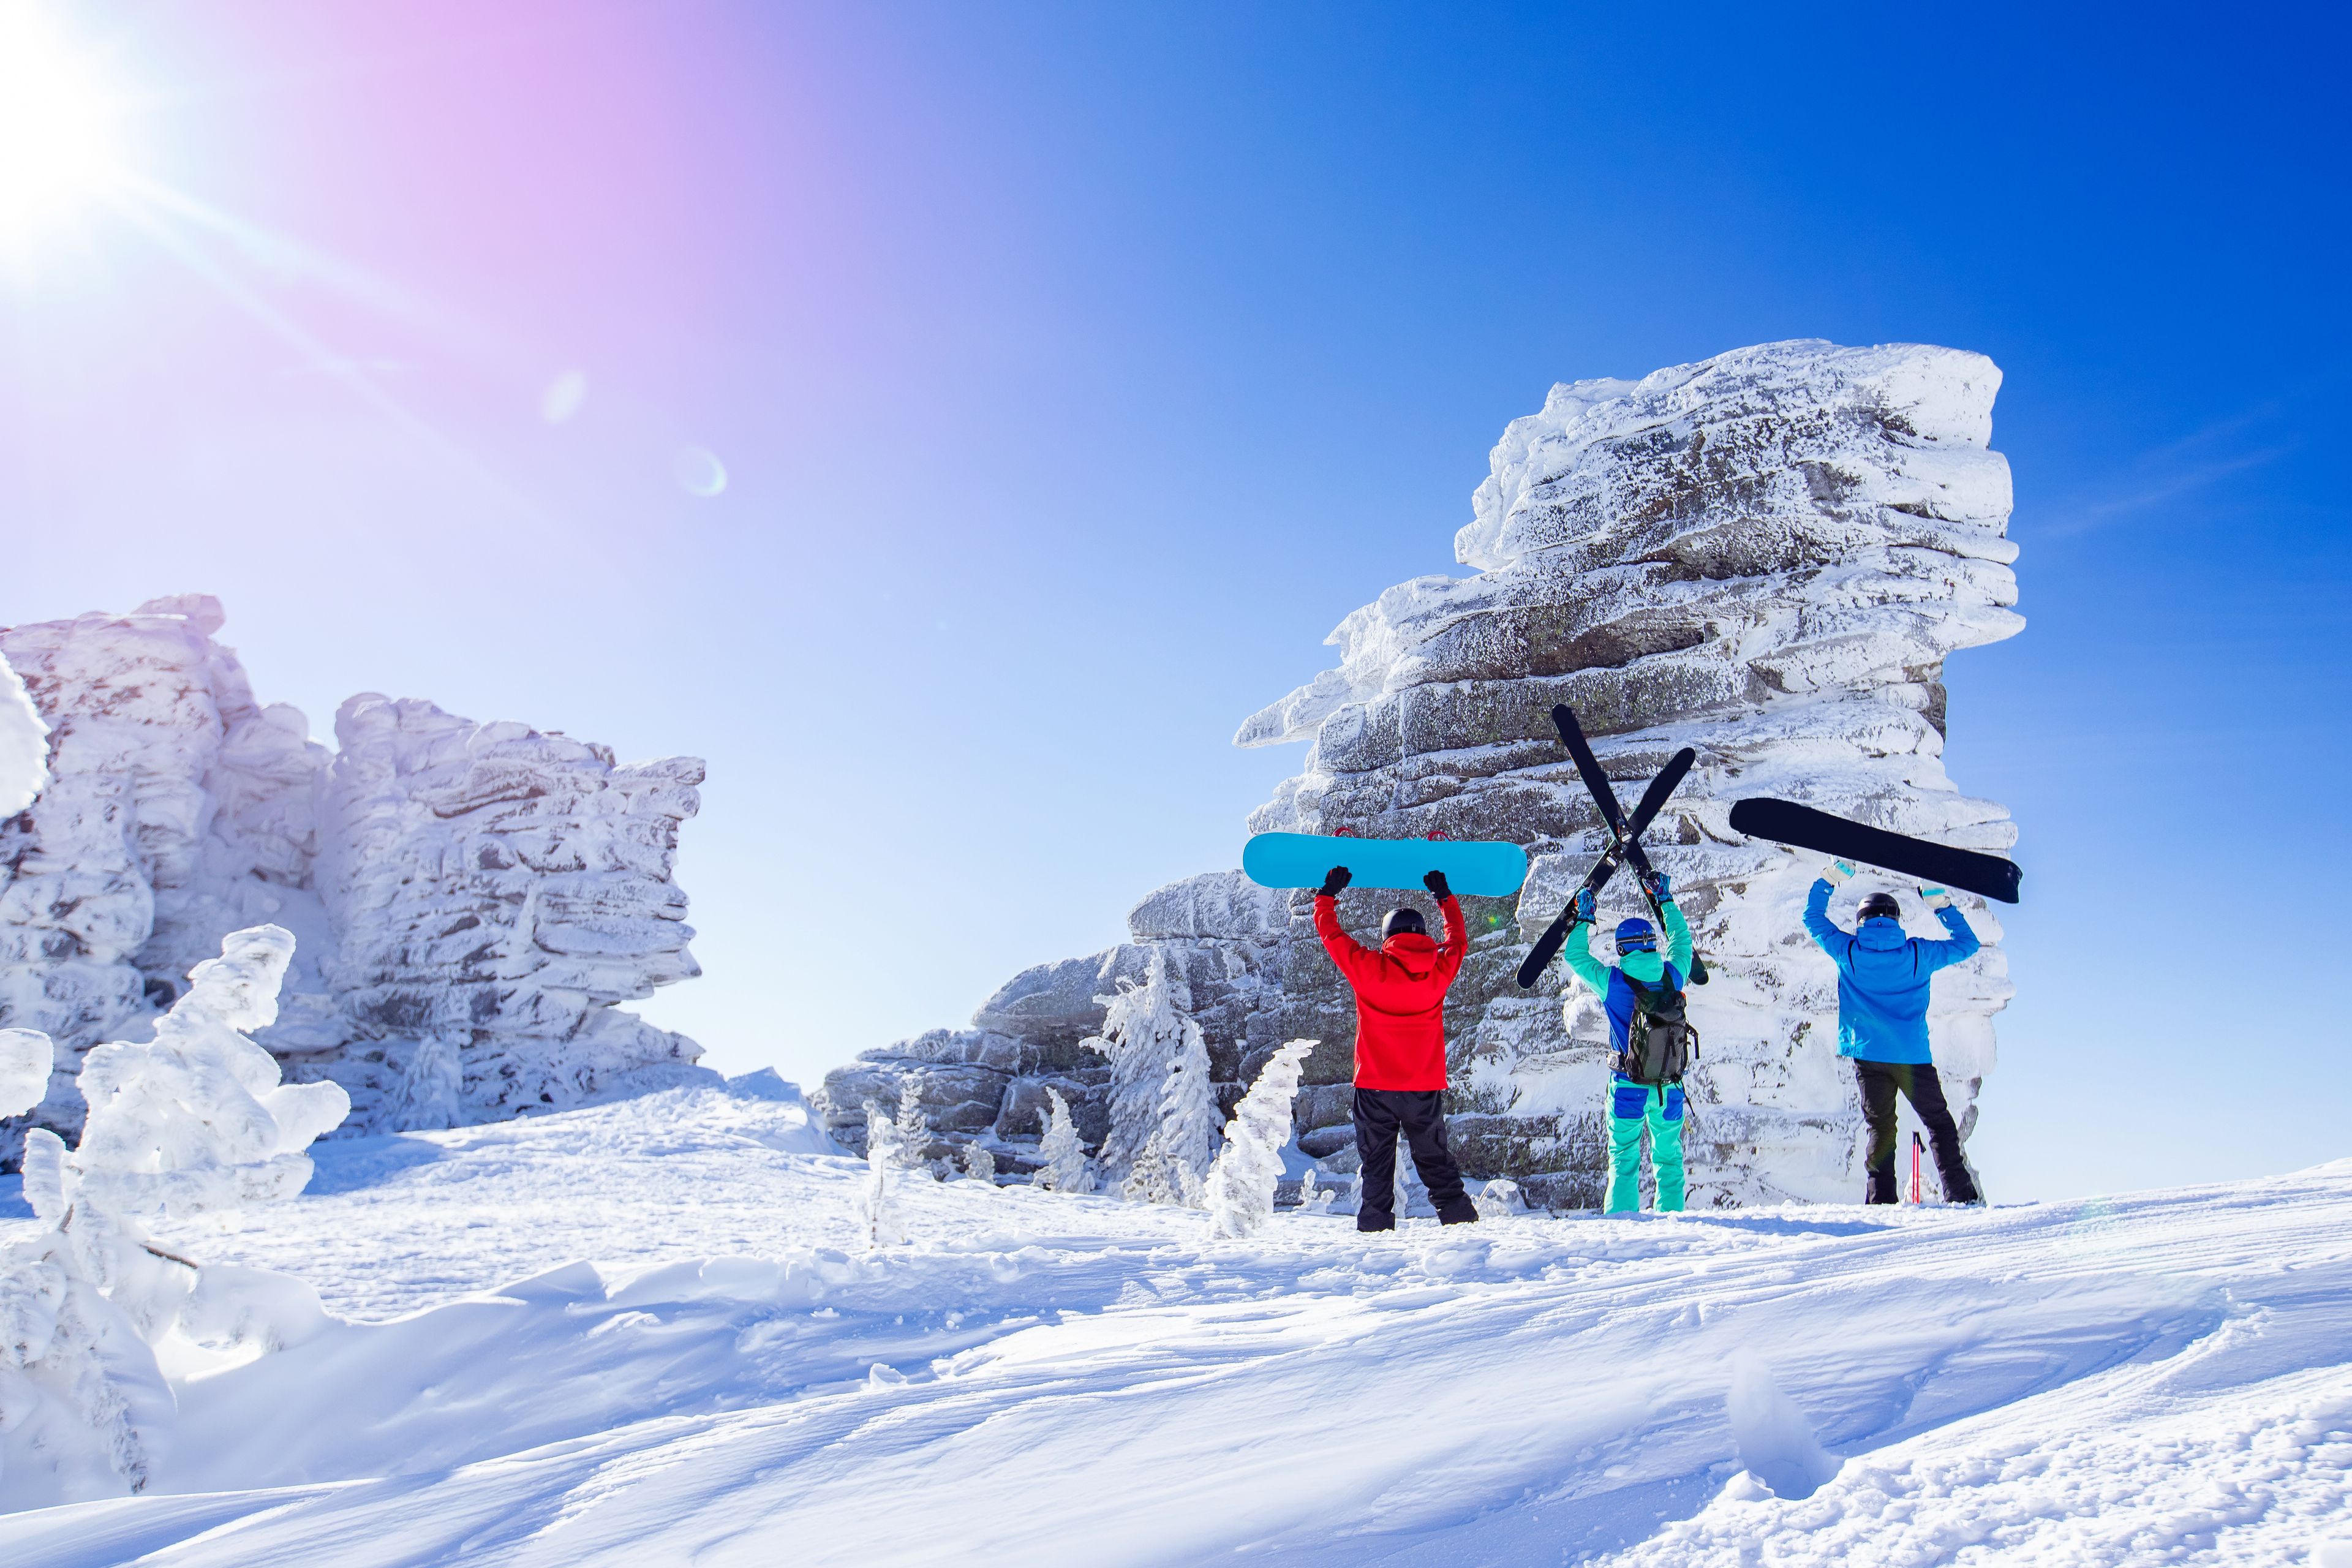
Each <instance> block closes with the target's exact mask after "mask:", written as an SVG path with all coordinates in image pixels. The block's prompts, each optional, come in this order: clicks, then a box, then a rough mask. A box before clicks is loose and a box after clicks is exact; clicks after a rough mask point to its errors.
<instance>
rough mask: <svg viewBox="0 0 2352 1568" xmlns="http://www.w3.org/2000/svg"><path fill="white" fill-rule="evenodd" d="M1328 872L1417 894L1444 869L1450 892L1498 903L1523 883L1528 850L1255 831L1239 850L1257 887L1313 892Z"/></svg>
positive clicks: (1428, 840) (1477, 842)
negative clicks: (1338, 870)
mask: <svg viewBox="0 0 2352 1568" xmlns="http://www.w3.org/2000/svg"><path fill="white" fill-rule="evenodd" d="M1334 866H1345V867H1346V868H1348V869H1349V871H1350V872H1352V873H1354V876H1355V882H1354V884H1353V885H1354V886H1356V887H1359V888H1397V889H1407V890H1411V891H1415V892H1418V891H1420V890H1421V889H1422V883H1421V879H1422V878H1423V876H1424V875H1426V874H1427V873H1429V872H1431V871H1443V872H1444V873H1445V879H1446V881H1447V882H1448V883H1449V884H1451V885H1452V887H1453V889H1454V891H1455V892H1457V893H1467V894H1469V895H1471V896H1472V897H1474V898H1480V899H1504V898H1508V897H1510V895H1512V894H1513V893H1516V892H1517V891H1518V890H1519V884H1520V883H1521V882H1524V881H1526V880H1527V879H1528V852H1527V851H1526V850H1524V849H1522V848H1520V847H1518V846H1517V845H1516V844H1497V843H1494V842H1491V841H1488V840H1484V839H1477V840H1467V841H1461V842H1457V841H1455V840H1454V839H1450V838H1346V837H1325V836H1324V835H1322V834H1319V833H1259V834H1255V835H1253V836H1252V837H1251V838H1250V841H1249V842H1248V843H1247V844H1245V845H1244V846H1243V847H1242V874H1243V875H1244V876H1246V877H1247V878H1248V879H1250V880H1251V881H1253V882H1255V883H1256V884H1257V885H1258V886H1259V887H1261V888H1319V887H1321V886H1322V885H1323V875H1324V873H1325V872H1327V871H1328V870H1330V869H1331V868H1332V867H1334Z"/></svg>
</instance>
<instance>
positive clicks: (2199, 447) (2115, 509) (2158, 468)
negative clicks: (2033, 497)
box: [2035, 362, 2344, 539]
mask: <svg viewBox="0 0 2352 1568" xmlns="http://www.w3.org/2000/svg"><path fill="white" fill-rule="evenodd" d="M2343 369H2344V366H2343V364H2342V363H2341V362H2336V363H2330V364H2327V365H2325V366H2322V367H2321V368H2319V369H2317V370H2315V371H2314V372H2312V373H2311V374H2309V375H2307V376H2305V377H2304V378H2302V380H2301V381H2300V382H2298V383H2297V384H2294V385H2291V386H2288V387H2286V388H2284V389H2282V390H2281V392H2280V393H2279V394H2278V395H2275V396H2273V397H2268V398H2265V399H2263V401H2262V402H2260V403H2257V404H2254V405H2252V406H2250V407H2246V408H2242V409H2240V410H2238V411H2237V412H2236V413H2233V414H2230V415H2225V416H2222V417H2221V418H2219V419H2215V420H2213V421H2211V422H2210V423H2209V424H2206V425H2203V426H2200V427H2198V428H2197V429H2195V430H2192V431H2190V432H2189V434H2188V435H2186V436H2183V437H2180V438H2179V440H2176V441H2168V442H2166V443H2165V444H2164V445H2162V446H2160V447H2149V448H2147V450H2146V451H2143V452H2140V453H2138V454H2137V456H2135V457H2134V458H2132V459H2131V460H2130V461H2129V462H2128V463H2126V464H2125V465H2123V466H2122V467H2120V468H2118V469H2117V470H2116V472H2114V473H2113V474H2111V475H2110V476H2108V477H2107V478H2106V479H2105V480H2104V481H2103V482H2102V483H2101V484H2100V485H2099V486H2098V487H2097V488H2096V489H2093V490H2088V491H2082V492H2077V494H2076V495H2074V496H2073V497H2069V498H2067V499H2065V500H2061V501H2059V502H2058V503H2057V504H2055V505H2053V506H2051V507H2049V508H2047V509H2046V511H2047V513H2048V514H2049V515H2050V516H2051V518H2052V521H2049V522H2046V523H2043V524H2042V525H2041V526H2040V527H2038V528H2037V529H2036V530H2035V533H2036V535H2037V536H2038V537H2040V538H2042V539H2068V538H2073V537H2074V536H2076V535H2079V534H2084V533H2091V532H2095V531H2097V530H2099V529H2102V528H2106V527H2109V526H2111V525H2113V524H2115V523H2118V522H2124V521H2128V520H2130V519H2132V518H2134V517H2137V516H2139V515H2140V514H2142V513H2145V512H2149V511H2154V510H2157V509H2158V508H2160V507H2164V506H2167V505H2169V504H2170V503H2172V502H2174V501H2178V500H2181V499H2182V498H2184V497H2187V496H2191V495H2194V494H2195V493H2196V492H2198V491H2199V490H2202V489H2209V488H2210V487H2212V486H2214V485H2217V484H2219V483H2221V481H2222V480H2224V479H2229V478H2230V477H2231V475H2233V474H2242V473H2248V472H2251V471H2252V470H2253V469H2256V468H2263V466H2265V465H2266V464H2270V463H2273V462H2276V461H2277V460H2278V459H2279V458H2283V457H2285V456H2286V455H2287V454H2288V453H2290V452H2292V451H2294V450H2295V448H2296V447H2298V446H2299V445H2300V444H2301V443H2300V442H2299V440H2297V439H2296V438H2294V437H2293V436H2291V435H2289V434H2287V433H2286V432H2284V431H2282V430H2281V429H2280V428H2279V426H2280V425H2281V424H2282V423H2283V422H2284V420H2285V418H2286V416H2287V412H2288V410H2290V409H2291V408H2294V406H2296V405H2297V404H2298V403H2299V402H2300V401H2301V399H2302V396H2303V395H2304V393H2305V392H2306V391H2307V390H2308V389H2309V388H2310V387H2311V386H2313V385H2314V384H2317V383H2320V382H2324V381H2330V380H2333V379H2335V378H2336V377H2337V376H2339V375H2340V374H2342V373H2343Z"/></svg>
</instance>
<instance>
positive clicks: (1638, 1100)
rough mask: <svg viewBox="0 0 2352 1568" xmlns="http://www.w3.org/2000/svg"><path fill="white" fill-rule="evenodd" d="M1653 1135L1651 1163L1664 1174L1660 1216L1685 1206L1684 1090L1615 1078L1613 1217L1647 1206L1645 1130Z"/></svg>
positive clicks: (1611, 1122)
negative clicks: (1643, 1197) (1644, 1187)
mask: <svg viewBox="0 0 2352 1568" xmlns="http://www.w3.org/2000/svg"><path fill="white" fill-rule="evenodd" d="M1644 1127H1647V1128H1648V1129H1649V1130H1650V1163H1651V1164H1652V1165H1653V1166H1654V1167H1655V1168H1656V1170H1657V1173H1658V1212H1659V1213H1660V1214H1679V1213H1681V1212H1682V1206H1683V1086H1682V1085H1680V1084H1678V1083H1669V1084H1664V1085H1659V1084H1641V1083H1635V1082H1633V1080H1632V1079H1622V1078H1621V1079H1612V1080H1611V1082H1610V1085H1609V1203H1608V1206H1607V1208H1606V1209H1605V1210H1604V1211H1603V1212H1605V1213H1608V1214H1632V1213H1633V1212H1634V1211H1635V1210H1637V1209H1639V1208H1640V1207H1641V1206H1642V1129H1643V1128H1644Z"/></svg>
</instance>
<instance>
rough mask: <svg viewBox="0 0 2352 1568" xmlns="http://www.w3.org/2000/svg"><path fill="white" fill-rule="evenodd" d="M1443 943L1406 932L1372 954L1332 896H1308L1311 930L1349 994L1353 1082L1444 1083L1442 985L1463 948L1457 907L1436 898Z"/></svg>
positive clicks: (1382, 1085)
mask: <svg viewBox="0 0 2352 1568" xmlns="http://www.w3.org/2000/svg"><path fill="white" fill-rule="evenodd" d="M1437 908H1438V910H1439V911H1440V912H1441V913H1442V914H1444V917H1445V945H1444V946H1443V947H1440V946H1438V945H1437V943H1435V942H1432V941H1430V940H1429V939H1428V938H1427V937H1425V936H1423V935H1421V934H1420V933H1419V932H1417V931H1405V932H1403V933H1402V934H1400V935H1397V936H1392V937H1391V938H1389V940H1388V941H1387V942H1383V943H1381V949H1380V951H1379V952H1373V951H1372V950H1371V949H1370V948H1369V947H1366V946H1365V945H1364V944H1363V943H1362V942H1358V941H1357V940H1356V939H1355V938H1354V937H1351V936H1349V934H1348V933H1347V932H1346V931H1342V930H1340V929H1339V900H1337V899H1333V898H1328V897H1326V896H1324V895H1323V894H1321V893H1318V894H1317V895H1316V896H1315V931H1316V934H1317V935H1318V936H1320V937H1321V938H1322V939H1323V946H1324V949H1325V951H1327V952H1329V953H1330V955H1331V962H1332V963H1336V964H1338V965H1339V973H1342V974H1344V975H1346V976H1347V977H1348V984H1349V985H1351V986H1353V987H1355V991H1356V1087H1357V1088H1359V1089H1444V1087H1445V988H1446V987H1447V986H1449V985H1451V984H1454V975H1455V974H1456V973H1459V972H1460V971H1461V968H1462V958H1463V955H1464V954H1465V953H1466V952H1469V950H1470V933H1469V932H1468V931H1466V930H1465V929H1464V927H1463V924H1462V905H1461V903H1460V902H1459V901H1458V900H1454V899H1453V898H1451V897H1448V898H1443V899H1440V900H1437Z"/></svg>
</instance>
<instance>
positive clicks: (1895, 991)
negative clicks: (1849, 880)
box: [1805, 877, 1984, 1066]
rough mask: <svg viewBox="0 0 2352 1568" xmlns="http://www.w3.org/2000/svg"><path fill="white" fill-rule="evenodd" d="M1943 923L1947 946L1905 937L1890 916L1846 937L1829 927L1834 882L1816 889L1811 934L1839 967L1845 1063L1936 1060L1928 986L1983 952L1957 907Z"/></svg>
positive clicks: (1809, 916) (1808, 911)
mask: <svg viewBox="0 0 2352 1568" xmlns="http://www.w3.org/2000/svg"><path fill="white" fill-rule="evenodd" d="M1936 918H1937V920H1939V921H1943V922H1944V929H1945V930H1946V931H1950V932H1951V933H1952V934H1951V936H1950V938H1949V939H1948V940H1946V941H1943V942H1930V941H1927V939H1925V938H1923V937H1914V936H1905V935H1904V934H1903V922H1902V921H1893V920H1888V919H1886V918H1885V916H1881V917H1879V918H1878V919H1876V920H1870V921H1863V922H1862V929H1861V930H1860V931H1844V930H1843V929H1841V928H1840V927H1839V926H1838V925H1837V924H1836V923H1835V922H1833V921H1832V920H1831V919H1830V883H1829V879H1828V878H1826V877H1824V878H1822V879H1821V880H1819V881H1817V882H1815V883H1814V884H1813V895H1812V897H1811V898H1810V899H1808V900H1805V930H1806V931H1809V932H1811V935H1812V939H1813V940H1814V941H1815V942H1819V943H1820V944H1821V949H1822V952H1826V953H1828V954H1829V955H1830V958H1831V959H1832V961H1833V962H1834V963H1836V964H1837V966H1838V1055H1840V1056H1842V1057H1853V1058H1855V1059H1857V1060H1859V1061H1865V1062H1908V1063H1911V1064H1913V1065H1914V1066H1916V1065H1918V1064H1920V1063H1923V1062H1927V1061H1931V1060H1933V1059H1934V1058H1932V1057H1930V1056H1929V1055H1928V1053H1927V982H1928V981H1929V980H1930V979H1931V978H1932V977H1933V976H1934V975H1935V973H1936V971H1937V970H1938V969H1948V968H1949V967H1951V966H1952V965H1953V964H1955V963H1962V962H1964V961H1966V960H1967V959H1968V957H1969V954H1971V953H1973V952H1976V950H1977V949H1978V948H1979V947H1981V946H1982V945H1984V944H1983V943H1981V942H1978V941H1977V933H1976V932H1974V931H1970V930H1969V922H1968V918H1967V917H1966V916H1964V915H1962V914H1961V913H1960V911H1959V910H1956V909H1954V908H1953V907H1952V906H1951V905H1949V904H1946V905H1945V906H1944V907H1943V908H1942V909H1940V910H1937V911H1936Z"/></svg>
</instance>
